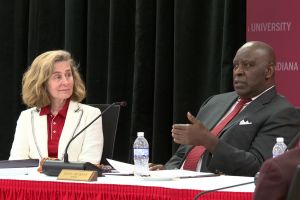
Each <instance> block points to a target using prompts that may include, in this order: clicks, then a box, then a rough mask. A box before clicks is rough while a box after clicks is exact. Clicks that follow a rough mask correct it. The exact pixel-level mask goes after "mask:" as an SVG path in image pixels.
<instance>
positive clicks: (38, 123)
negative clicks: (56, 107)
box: [31, 110, 48, 158]
mask: <svg viewBox="0 0 300 200" xmlns="http://www.w3.org/2000/svg"><path fill="white" fill-rule="evenodd" d="M32 117H33V122H31V126H32V129H33V130H32V134H33V138H34V140H35V141H34V142H35V145H36V147H37V150H38V151H40V152H39V154H42V155H41V156H42V158H43V157H48V129H47V115H43V116H40V112H38V111H35V110H33V111H32Z"/></svg>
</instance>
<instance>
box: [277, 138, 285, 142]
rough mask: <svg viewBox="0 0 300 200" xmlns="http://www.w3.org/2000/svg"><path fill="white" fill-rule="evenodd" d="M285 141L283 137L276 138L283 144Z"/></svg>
mask: <svg viewBox="0 0 300 200" xmlns="http://www.w3.org/2000/svg"><path fill="white" fill-rule="evenodd" d="M283 141H284V138H283V137H278V138H276V142H283Z"/></svg>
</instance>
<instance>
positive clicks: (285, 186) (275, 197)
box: [254, 148, 300, 200]
mask: <svg viewBox="0 0 300 200" xmlns="http://www.w3.org/2000/svg"><path fill="white" fill-rule="evenodd" d="M299 164H300V149H299V148H296V149H293V150H290V151H288V152H286V153H285V154H283V155H281V156H278V157H276V158H274V159H269V160H267V161H266V162H265V163H264V164H263V165H262V167H261V169H260V173H259V177H258V179H257V183H256V188H255V192H254V200H266V199H272V200H279V199H286V197H287V194H288V191H289V186H290V183H291V181H292V178H293V175H294V172H295V169H296V167H297V165H299Z"/></svg>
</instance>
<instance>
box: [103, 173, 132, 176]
mask: <svg viewBox="0 0 300 200" xmlns="http://www.w3.org/2000/svg"><path fill="white" fill-rule="evenodd" d="M103 175H113V176H133V174H122V173H103Z"/></svg>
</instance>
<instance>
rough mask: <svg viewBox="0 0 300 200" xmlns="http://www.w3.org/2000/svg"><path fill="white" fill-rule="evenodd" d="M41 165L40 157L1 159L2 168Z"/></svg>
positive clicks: (0, 166) (0, 165)
mask: <svg viewBox="0 0 300 200" xmlns="http://www.w3.org/2000/svg"><path fill="white" fill-rule="evenodd" d="M37 166H39V160H38V159H25V160H0V168H25V167H37Z"/></svg>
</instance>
